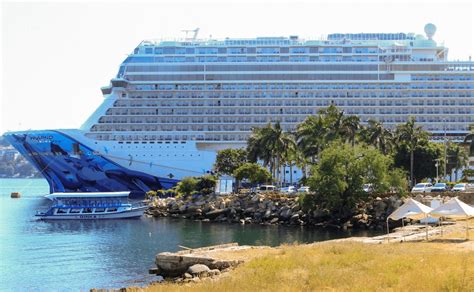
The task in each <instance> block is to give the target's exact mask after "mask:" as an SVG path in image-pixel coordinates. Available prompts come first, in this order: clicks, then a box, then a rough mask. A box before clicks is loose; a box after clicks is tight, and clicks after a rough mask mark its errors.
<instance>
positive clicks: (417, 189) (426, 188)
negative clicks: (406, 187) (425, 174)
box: [411, 183, 433, 193]
mask: <svg viewBox="0 0 474 292" xmlns="http://www.w3.org/2000/svg"><path fill="white" fill-rule="evenodd" d="M432 187H433V185H432V184H430V183H419V184H416V185H415V186H414V187H413V188H412V189H411V192H412V193H429V192H431V189H432Z"/></svg>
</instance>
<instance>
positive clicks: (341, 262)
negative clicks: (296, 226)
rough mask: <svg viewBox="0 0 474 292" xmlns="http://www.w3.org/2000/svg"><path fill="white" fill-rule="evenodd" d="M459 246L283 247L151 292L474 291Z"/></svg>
mask: <svg viewBox="0 0 474 292" xmlns="http://www.w3.org/2000/svg"><path fill="white" fill-rule="evenodd" d="M454 245H456V243H450V242H448V243H439V242H436V243H433V242H421V243H420V242H419V243H402V244H400V243H393V244H381V245H368V244H363V243H356V242H337V243H330V242H328V243H324V244H314V245H295V246H283V247H282V248H281V249H278V250H277V251H278V252H275V253H271V254H267V255H262V256H261V257H257V258H254V259H253V260H251V261H249V262H247V263H245V264H243V265H242V266H240V267H239V268H237V269H235V270H234V271H232V272H231V273H229V274H228V275H227V276H225V277H222V278H221V279H219V280H217V281H216V280H205V281H203V282H202V283H198V284H187V285H176V284H157V285H154V286H151V287H149V288H148V289H147V290H148V291H190V290H192V291H319V290H337V291H349V290H350V291H378V290H390V291H401V290H403V291H474V252H473V251H472V250H466V249H460V250H456V249H455V248H453V246H454Z"/></svg>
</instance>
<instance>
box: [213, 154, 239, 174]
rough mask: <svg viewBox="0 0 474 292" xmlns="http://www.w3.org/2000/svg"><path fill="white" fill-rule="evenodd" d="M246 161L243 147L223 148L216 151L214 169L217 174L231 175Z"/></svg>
mask: <svg viewBox="0 0 474 292" xmlns="http://www.w3.org/2000/svg"><path fill="white" fill-rule="evenodd" d="M245 162H247V151H246V150H245V149H230V148H229V149H224V150H220V151H218V152H217V156H216V162H215V163H214V170H215V171H216V172H217V173H219V174H227V175H232V174H233V173H234V171H235V170H236V169H237V168H239V167H240V166H241V165H242V164H244V163H245Z"/></svg>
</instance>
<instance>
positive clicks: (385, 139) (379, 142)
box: [360, 119, 393, 155]
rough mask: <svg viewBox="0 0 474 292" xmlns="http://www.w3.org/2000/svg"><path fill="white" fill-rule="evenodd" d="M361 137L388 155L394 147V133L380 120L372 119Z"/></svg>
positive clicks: (361, 133)
mask: <svg viewBox="0 0 474 292" xmlns="http://www.w3.org/2000/svg"><path fill="white" fill-rule="evenodd" d="M360 135H361V139H362V140H363V141H364V142H365V143H367V144H369V145H373V146H374V147H376V148H377V149H379V150H380V151H381V152H382V153H383V154H385V155H387V154H389V153H390V150H391V149H392V143H393V133H392V131H390V130H389V129H387V128H385V127H384V126H383V124H382V123H381V122H379V121H376V120H373V119H370V120H368V122H367V127H365V128H364V129H363V130H362V131H361V132H360Z"/></svg>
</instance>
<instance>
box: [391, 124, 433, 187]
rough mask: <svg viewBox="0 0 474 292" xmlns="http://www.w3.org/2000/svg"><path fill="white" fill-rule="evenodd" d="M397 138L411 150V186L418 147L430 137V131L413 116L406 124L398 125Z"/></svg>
mask: <svg viewBox="0 0 474 292" xmlns="http://www.w3.org/2000/svg"><path fill="white" fill-rule="evenodd" d="M396 134H397V140H398V141H399V142H401V143H404V144H405V145H406V147H407V149H408V151H409V152H410V184H411V185H410V186H413V183H414V181H413V179H414V178H413V163H414V152H415V149H416V147H417V146H418V145H419V144H420V143H421V142H423V141H426V140H427V139H428V133H427V132H426V131H424V130H423V129H422V127H420V126H416V124H415V118H413V117H411V118H410V119H408V121H407V122H406V123H405V124H401V125H398V126H397V130H396Z"/></svg>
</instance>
